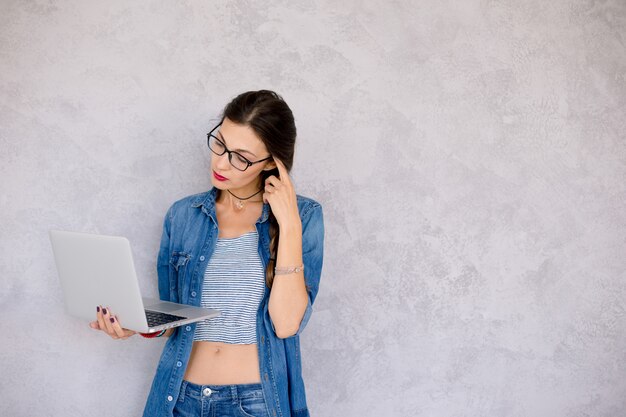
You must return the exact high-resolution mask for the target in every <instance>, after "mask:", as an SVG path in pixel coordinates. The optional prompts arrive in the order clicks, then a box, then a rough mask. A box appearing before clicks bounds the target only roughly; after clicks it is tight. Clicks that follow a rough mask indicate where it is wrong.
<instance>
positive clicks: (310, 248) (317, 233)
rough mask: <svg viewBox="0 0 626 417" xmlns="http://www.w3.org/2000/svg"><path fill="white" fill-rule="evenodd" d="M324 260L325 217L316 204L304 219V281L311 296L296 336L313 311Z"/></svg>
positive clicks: (320, 207)
mask: <svg viewBox="0 0 626 417" xmlns="http://www.w3.org/2000/svg"><path fill="white" fill-rule="evenodd" d="M323 260H324V215H323V212H322V206H321V205H319V204H315V205H314V206H313V207H312V208H311V209H310V210H309V211H308V213H306V215H305V217H304V218H303V219H302V261H303V263H304V281H305V284H306V288H307V293H308V295H309V300H308V303H307V307H306V310H305V312H304V316H303V317H302V321H301V322H300V327H298V331H297V332H296V334H295V335H296V336H297V335H299V334H300V333H302V330H304V328H305V327H306V325H307V323H308V321H309V319H310V318H311V313H312V311H313V302H314V301H315V297H316V296H317V291H318V289H319V285H320V278H321V275H322V264H323Z"/></svg>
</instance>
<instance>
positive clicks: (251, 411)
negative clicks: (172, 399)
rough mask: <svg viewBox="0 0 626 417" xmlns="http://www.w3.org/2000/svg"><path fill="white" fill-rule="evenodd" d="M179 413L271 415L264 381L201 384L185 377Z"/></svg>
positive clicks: (178, 416) (189, 416) (190, 416)
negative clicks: (254, 382) (264, 389)
mask: <svg viewBox="0 0 626 417" xmlns="http://www.w3.org/2000/svg"><path fill="white" fill-rule="evenodd" d="M174 416H175V417H268V416H269V415H268V412H267V406H266V405H265V399H264V398H263V390H262V388H261V384H260V383H259V384H241V385H197V384H193V383H191V382H189V381H185V380H183V384H182V385H181V387H180V395H179V396H178V401H176V406H175V407H174Z"/></svg>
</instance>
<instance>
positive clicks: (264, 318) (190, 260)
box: [143, 188, 324, 417]
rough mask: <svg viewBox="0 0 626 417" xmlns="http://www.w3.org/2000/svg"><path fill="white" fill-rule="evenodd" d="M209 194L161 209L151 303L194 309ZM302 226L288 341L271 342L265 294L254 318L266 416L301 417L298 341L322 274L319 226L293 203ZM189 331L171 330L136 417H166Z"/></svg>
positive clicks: (210, 228) (265, 249)
mask: <svg viewBox="0 0 626 417" xmlns="http://www.w3.org/2000/svg"><path fill="white" fill-rule="evenodd" d="M216 195H217V189H216V188H213V189H211V190H210V191H208V192H205V193H201V194H196V195H192V196H189V197H185V198H183V199H181V200H179V201H177V202H175V203H174V204H173V205H172V206H171V207H170V209H169V210H168V212H167V214H166V216H165V221H164V224H163V236H162V238H161V246H160V250H159V256H158V259H157V270H158V276H159V296H160V298H161V299H162V300H165V301H173V302H178V303H183V304H190V305H195V306H199V305H200V299H201V294H202V281H203V279H204V271H205V270H206V267H207V264H208V262H209V259H210V258H211V255H212V253H213V249H214V248H215V242H216V240H217V235H218V224H217V216H216V215H215V198H216ZM297 201H298V210H299V212H300V219H301V220H302V257H303V261H304V276H305V281H306V285H307V290H308V294H309V302H308V305H307V308H306V312H305V314H304V317H303V318H302V322H301V323H300V328H299V329H298V332H297V333H296V335H294V336H291V337H288V338H285V339H281V338H279V337H277V336H276V333H275V332H274V326H273V324H272V321H271V319H270V316H269V313H268V309H267V307H268V301H269V294H270V290H269V288H267V287H266V288H265V294H264V296H263V299H262V301H261V303H260V305H259V310H258V312H257V323H256V329H257V335H256V336H257V345H258V352H259V365H260V373H261V385H262V386H263V394H264V396H265V400H266V403H267V407H268V411H269V413H270V415H271V416H280V417H286V416H297V417H307V416H309V411H308V409H307V405H306V396H305V392H304V383H303V381H302V375H301V370H302V368H301V366H302V365H301V362H300V338H299V336H298V335H299V334H300V333H301V332H302V330H303V328H304V327H305V326H306V324H307V322H308V320H309V318H310V316H311V305H312V304H313V301H314V300H315V296H316V295H317V290H318V287H319V281H320V275H321V270H322V260H323V247H324V221H323V216H322V207H321V206H320V204H319V203H317V202H316V201H314V200H312V199H310V198H306V197H302V196H299V195H298V196H297ZM268 217H269V205H268V204H264V205H263V211H262V214H261V217H260V218H259V219H258V220H257V222H256V225H255V226H256V229H257V232H258V234H259V254H260V256H261V260H262V262H263V265H267V262H268V260H269V221H268ZM195 328H196V325H195V324H192V325H188V326H182V327H178V328H176V331H175V332H174V333H173V334H172V336H170V337H169V338H168V340H167V342H166V343H165V347H164V348H163V353H162V354H161V359H160V361H159V364H158V366H157V370H156V375H155V377H154V381H153V383H152V388H151V390H150V394H149V395H148V400H147V403H146V407H145V409H144V414H143V415H144V417H157V416H158V417H161V416H171V415H172V410H173V409H174V405H175V403H176V400H177V398H178V393H179V390H180V387H181V384H182V380H183V375H184V373H185V369H186V367H187V362H188V361H189V355H190V353H191V346H192V344H193V336H194V331H195Z"/></svg>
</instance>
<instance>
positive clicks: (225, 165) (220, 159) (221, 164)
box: [213, 152, 230, 171]
mask: <svg viewBox="0 0 626 417" xmlns="http://www.w3.org/2000/svg"><path fill="white" fill-rule="evenodd" d="M213 158H217V159H216V160H215V167H216V168H217V169H219V170H220V171H226V170H227V169H229V168H230V161H229V160H228V152H224V154H223V155H219V156H218V155H215V154H213Z"/></svg>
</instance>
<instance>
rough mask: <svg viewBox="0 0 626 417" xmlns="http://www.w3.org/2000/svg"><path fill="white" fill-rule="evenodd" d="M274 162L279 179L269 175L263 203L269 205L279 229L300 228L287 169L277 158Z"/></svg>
mask: <svg viewBox="0 0 626 417" xmlns="http://www.w3.org/2000/svg"><path fill="white" fill-rule="evenodd" d="M274 162H275V163H276V167H277V168H278V176H279V177H278V178H277V177H276V176H275V175H271V176H269V177H268V178H267V179H266V180H265V192H264V193H263V201H264V202H266V203H269V205H270V207H271V208H272V213H274V217H276V221H277V222H278V226H279V227H287V226H289V225H295V226H299V227H302V223H301V222H300V213H299V211H298V201H297V199H296V190H295V189H294V187H293V183H292V182H291V178H290V177H289V173H288V172H287V168H286V167H285V165H284V164H283V162H282V161H281V160H280V159H278V158H274Z"/></svg>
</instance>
